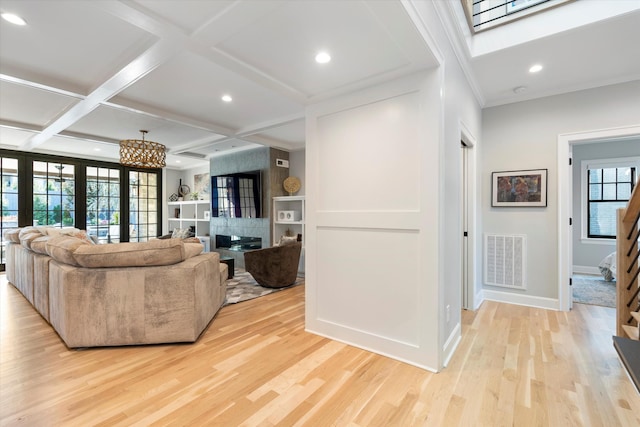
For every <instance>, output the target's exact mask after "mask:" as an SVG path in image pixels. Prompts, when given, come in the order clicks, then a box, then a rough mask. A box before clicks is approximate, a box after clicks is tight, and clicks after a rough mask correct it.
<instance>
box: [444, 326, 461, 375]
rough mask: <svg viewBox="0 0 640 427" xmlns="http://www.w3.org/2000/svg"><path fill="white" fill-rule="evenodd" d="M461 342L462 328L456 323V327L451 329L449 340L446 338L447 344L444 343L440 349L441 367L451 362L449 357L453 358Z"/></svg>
mask: <svg viewBox="0 0 640 427" xmlns="http://www.w3.org/2000/svg"><path fill="white" fill-rule="evenodd" d="M461 340H462V326H461V324H460V323H458V324H457V325H456V327H455V328H453V331H451V335H449V338H447V342H445V343H444V347H443V348H442V356H443V359H442V360H443V362H442V366H444V367H446V366H447V365H448V364H449V361H450V360H451V357H453V354H454V353H455V352H456V349H457V348H458V344H460V341H461Z"/></svg>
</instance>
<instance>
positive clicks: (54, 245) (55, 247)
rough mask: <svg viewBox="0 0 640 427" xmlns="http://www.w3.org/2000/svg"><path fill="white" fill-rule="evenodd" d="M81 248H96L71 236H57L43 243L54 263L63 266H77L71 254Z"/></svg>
mask: <svg viewBox="0 0 640 427" xmlns="http://www.w3.org/2000/svg"><path fill="white" fill-rule="evenodd" d="M81 246H96V245H92V244H91V243H89V242H87V241H86V240H82V239H78V238H76V237H72V236H64V235H63V236H58V237H49V240H47V242H46V243H45V247H46V249H47V253H48V254H49V256H50V257H51V258H53V259H55V260H56V261H60V262H62V263H65V264H69V265H75V266H79V265H80V264H78V262H77V261H76V259H75V257H74V255H73V253H74V251H75V250H76V249H78V248H79V247H81Z"/></svg>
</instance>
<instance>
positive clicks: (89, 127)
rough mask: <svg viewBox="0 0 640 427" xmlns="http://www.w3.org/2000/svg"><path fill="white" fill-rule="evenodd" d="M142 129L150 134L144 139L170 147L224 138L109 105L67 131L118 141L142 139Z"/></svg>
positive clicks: (100, 108)
mask: <svg viewBox="0 0 640 427" xmlns="http://www.w3.org/2000/svg"><path fill="white" fill-rule="evenodd" d="M141 129H144V130H148V131H149V133H148V134H147V135H146V137H145V139H148V140H151V141H155V142H159V143H161V144H164V145H166V146H167V147H169V148H174V147H179V146H181V145H183V144H185V143H187V142H190V141H193V140H205V139H211V140H214V139H217V138H221V135H218V134H215V133H213V132H210V131H207V130H203V129H198V128H194V127H190V126H185V125H181V124H177V123H175V122H171V121H169V120H166V119H163V118H157V117H152V116H148V115H144V114H138V113H135V112H132V111H129V110H126V109H121V108H115V107H110V106H100V107H98V108H97V109H96V110H94V111H92V112H91V113H90V114H88V115H87V116H85V117H84V118H82V119H80V120H79V121H78V122H76V123H75V124H74V125H73V126H71V127H69V128H68V131H71V132H75V133H79V134H86V135H95V136H98V137H101V138H111V139H112V140H114V141H119V140H121V139H141V138H142V134H141V133H140V132H139V131H140V130H141Z"/></svg>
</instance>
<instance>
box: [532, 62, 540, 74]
mask: <svg viewBox="0 0 640 427" xmlns="http://www.w3.org/2000/svg"><path fill="white" fill-rule="evenodd" d="M540 70H542V65H540V64H536V65H533V66H532V67H531V68H529V72H530V73H537V72H538V71H540Z"/></svg>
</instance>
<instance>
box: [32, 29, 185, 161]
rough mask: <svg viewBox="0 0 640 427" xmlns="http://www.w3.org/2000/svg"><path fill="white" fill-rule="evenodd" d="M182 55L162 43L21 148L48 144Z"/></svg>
mask: <svg viewBox="0 0 640 427" xmlns="http://www.w3.org/2000/svg"><path fill="white" fill-rule="evenodd" d="M178 51H179V46H177V45H176V44H175V43H173V42H167V41H164V40H161V41H160V42H158V43H156V44H155V45H153V46H152V47H151V48H149V49H148V50H147V51H145V52H144V53H143V54H142V55H140V56H138V57H137V58H136V59H134V60H133V61H131V62H130V63H129V64H127V65H126V66H125V67H124V68H122V69H121V70H120V71H118V72H117V73H116V74H115V75H113V76H112V77H111V78H110V79H108V80H107V81H105V82H104V83H102V84H101V85H100V86H98V87H97V88H96V89H95V90H94V91H93V92H91V93H90V94H89V95H88V96H87V97H86V98H85V99H83V100H82V101H80V102H79V103H77V104H76V105H74V106H73V107H71V108H70V109H69V110H68V111H67V112H65V113H64V114H62V116H60V117H59V118H58V119H57V120H55V121H54V122H53V123H52V124H51V125H49V126H47V127H46V128H45V129H43V130H42V132H40V133H39V134H38V135H34V136H33V137H32V138H30V139H29V140H28V141H27V142H25V143H24V144H22V145H21V146H20V149H22V150H33V149H35V148H37V147H38V146H39V145H41V144H43V143H44V142H46V141H47V140H48V139H49V138H51V137H52V136H54V135H56V134H58V133H60V132H62V131H63V130H65V129H67V128H68V127H70V126H72V125H73V124H74V123H76V122H77V121H78V120H80V119H82V118H83V117H85V116H86V115H87V114H89V113H90V112H92V111H93V110H94V109H95V108H96V107H98V106H99V105H100V104H101V103H103V102H105V101H106V100H108V99H109V98H111V97H113V96H115V95H116V94H118V93H120V92H121V91H123V90H124V89H126V88H127V87H129V86H130V85H132V84H133V83H135V82H136V81H138V80H139V79H141V78H142V77H144V76H146V75H147V74H148V73H150V72H151V71H153V70H154V69H156V68H157V67H158V66H159V65H161V64H163V63H164V62H166V61H167V60H168V59H169V58H171V57H172V56H173V55H175V54H176V53H177V52H178Z"/></svg>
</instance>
